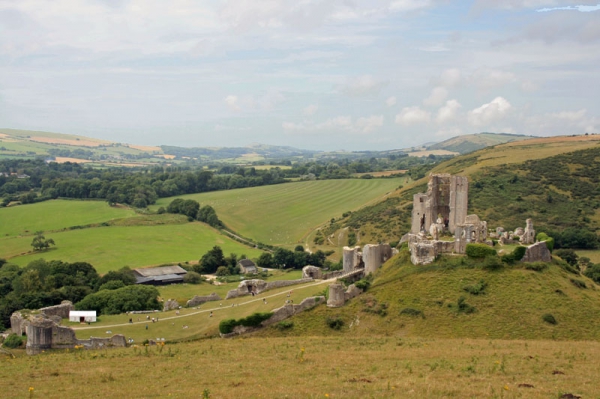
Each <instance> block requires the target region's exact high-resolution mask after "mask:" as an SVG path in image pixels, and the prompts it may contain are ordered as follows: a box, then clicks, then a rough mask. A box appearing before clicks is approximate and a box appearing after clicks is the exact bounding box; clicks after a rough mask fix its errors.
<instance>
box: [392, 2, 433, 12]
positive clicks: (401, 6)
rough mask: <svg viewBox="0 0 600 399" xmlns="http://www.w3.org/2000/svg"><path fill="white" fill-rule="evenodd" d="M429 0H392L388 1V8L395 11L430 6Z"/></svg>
mask: <svg viewBox="0 0 600 399" xmlns="http://www.w3.org/2000/svg"><path fill="white" fill-rule="evenodd" d="M431 3H432V2H431V0H394V1H392V2H391V3H390V10H392V11H397V12H406V11H414V10H419V9H422V8H426V7H430V6H431V5H432V4H431Z"/></svg>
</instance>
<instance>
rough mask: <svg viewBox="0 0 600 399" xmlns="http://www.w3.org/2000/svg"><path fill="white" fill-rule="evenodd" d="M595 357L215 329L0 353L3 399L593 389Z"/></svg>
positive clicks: (471, 344)
mask: <svg viewBox="0 0 600 399" xmlns="http://www.w3.org/2000/svg"><path fill="white" fill-rule="evenodd" d="M17 352H21V351H17ZM599 359H600V343H598V342H589V341H579V342H578V341H573V342H557V341H546V340H540V341H522V340H517V341H502V340H491V339H480V340H472V339H428V338H405V337H402V336H400V335H395V336H387V337H381V336H369V337H364V338H354V337H343V336H334V337H326V338H325V337H314V336H307V337H293V338H253V337H246V338H239V339H228V340H225V339H218V338H217V339H208V340H200V341H196V342H191V343H183V344H175V345H171V344H166V345H165V346H155V347H137V346H134V347H131V348H126V349H113V350H99V351H82V350H71V351H68V352H66V351H65V352H52V353H43V354H41V355H38V356H34V357H28V356H26V355H24V354H23V353H18V355H17V357H16V358H15V359H11V358H9V357H8V356H0V390H1V391H2V393H3V397H4V398H83V397H85V398H111V397H123V398H124V397H129V398H133V397H136V398H137V397H140V398H141V397H144V398H163V397H164V398H167V397H169V398H190V397H194V398H200V397H205V398H240V397H244V398H315V399H316V398H340V399H342V398H343V399H347V398H392V397H393V398H407V397H410V398H532V399H537V398H540V399H541V398H544V399H545V398H560V397H561V395H564V394H573V395H577V396H568V397H569V398H575V397H582V398H596V397H598V380H599V379H600V360H599Z"/></svg>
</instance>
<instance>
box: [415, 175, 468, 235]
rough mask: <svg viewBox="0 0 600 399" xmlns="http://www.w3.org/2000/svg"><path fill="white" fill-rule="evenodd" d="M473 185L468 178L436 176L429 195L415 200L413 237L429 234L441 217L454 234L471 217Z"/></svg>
mask: <svg viewBox="0 0 600 399" xmlns="http://www.w3.org/2000/svg"><path fill="white" fill-rule="evenodd" d="M468 201H469V182H468V180H467V178H466V177H464V176H452V175H449V174H435V175H431V176H430V177H429V183H428V184H427V193H425V194H423V193H418V194H415V195H414V197H413V210H412V227H411V233H413V234H418V233H419V232H420V231H422V230H424V231H426V232H428V231H429V227H430V226H431V224H433V223H436V221H437V219H438V217H440V218H441V219H442V221H443V223H442V224H444V225H446V224H447V229H448V231H451V232H453V231H454V230H455V228H456V226H457V225H458V224H461V223H463V222H464V220H465V218H466V217H467V204H468Z"/></svg>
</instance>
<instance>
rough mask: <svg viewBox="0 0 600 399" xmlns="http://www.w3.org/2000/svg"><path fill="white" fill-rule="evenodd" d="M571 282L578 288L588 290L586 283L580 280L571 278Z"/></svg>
mask: <svg viewBox="0 0 600 399" xmlns="http://www.w3.org/2000/svg"><path fill="white" fill-rule="evenodd" d="M569 281H570V282H571V283H572V284H573V285H574V286H575V287H577V288H584V289H585V288H587V285H585V281H582V280H578V279H576V278H571V279H569Z"/></svg>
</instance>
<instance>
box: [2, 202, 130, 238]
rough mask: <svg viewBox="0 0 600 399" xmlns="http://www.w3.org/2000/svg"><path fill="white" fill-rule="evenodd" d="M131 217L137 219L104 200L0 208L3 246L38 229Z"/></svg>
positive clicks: (60, 227)
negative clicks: (6, 241) (7, 238)
mask: <svg viewBox="0 0 600 399" xmlns="http://www.w3.org/2000/svg"><path fill="white" fill-rule="evenodd" d="M132 216H135V212H134V211H133V210H131V209H125V208H115V207H110V206H108V204H107V203H106V202H105V201H65V200H52V201H44V202H40V203H38V204H30V205H20V206H14V207H13V206H11V207H9V208H0V245H2V237H6V236H16V235H31V234H33V233H34V232H36V231H38V230H41V231H48V230H60V229H64V228H68V227H71V226H85V225H88V224H94V223H102V222H108V221H110V220H113V219H118V218H127V217H132Z"/></svg>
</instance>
